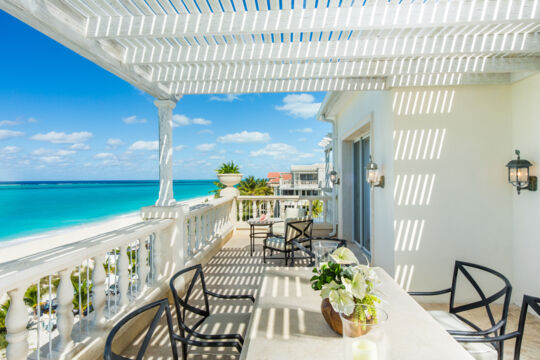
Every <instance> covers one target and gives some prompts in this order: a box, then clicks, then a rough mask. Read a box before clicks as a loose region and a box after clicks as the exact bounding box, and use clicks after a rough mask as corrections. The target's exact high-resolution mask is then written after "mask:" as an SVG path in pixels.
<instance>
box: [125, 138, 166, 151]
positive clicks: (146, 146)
mask: <svg viewBox="0 0 540 360" xmlns="http://www.w3.org/2000/svg"><path fill="white" fill-rule="evenodd" d="M158 147H159V144H158V142H157V141H142V140H139V141H135V142H134V143H133V144H131V146H130V147H129V150H157V149H158Z"/></svg>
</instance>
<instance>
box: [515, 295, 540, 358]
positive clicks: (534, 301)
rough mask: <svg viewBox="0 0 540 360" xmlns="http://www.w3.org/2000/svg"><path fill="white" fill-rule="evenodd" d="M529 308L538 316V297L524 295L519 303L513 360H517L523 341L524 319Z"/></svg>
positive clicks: (539, 314) (539, 312) (539, 313)
mask: <svg viewBox="0 0 540 360" xmlns="http://www.w3.org/2000/svg"><path fill="white" fill-rule="evenodd" d="M529 308H531V309H532V310H533V311H534V312H535V313H536V315H538V316H540V298H537V297H534V296H530V295H524V296H523V302H522V303H521V314H520V315H519V324H518V336H517V339H516V347H515V350H514V360H519V356H520V353H521V343H522V341H523V333H524V331H525V320H526V319H527V312H528V310H529Z"/></svg>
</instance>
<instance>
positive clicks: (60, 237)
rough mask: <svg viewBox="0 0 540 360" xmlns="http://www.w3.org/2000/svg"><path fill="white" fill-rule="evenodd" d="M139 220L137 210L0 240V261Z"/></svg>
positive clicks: (201, 199) (195, 200)
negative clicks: (85, 222) (99, 219)
mask: <svg viewBox="0 0 540 360" xmlns="http://www.w3.org/2000/svg"><path fill="white" fill-rule="evenodd" d="M208 198H211V197H208V196H203V197H198V198H193V199H190V200H185V201H181V202H179V203H182V204H189V205H194V204H197V203H201V202H204V201H205V200H206V199H208ZM139 221H141V217H140V214H139V211H134V212H131V213H127V214H123V215H118V216H113V217H111V218H108V219H105V220H101V221H93V222H89V223H87V224H82V225H75V226H69V227H65V228H61V229H57V230H52V231H47V232H43V233H40V234H36V235H31V236H25V237H21V238H18V239H14V240H10V241H5V242H0V263H4V262H8V261H11V260H14V259H17V258H21V257H23V256H28V255H32V254H35V253H39V252H40V251H45V250H48V249H52V248H55V247H57V246H61V245H65V244H69V243H72V242H77V241H80V240H84V239H87V238H89V237H92V236H96V235H98V234H102V233H106V232H109V231H112V230H116V229H120V228H123V227H125V226H129V225H132V224H135V223H137V222H139Z"/></svg>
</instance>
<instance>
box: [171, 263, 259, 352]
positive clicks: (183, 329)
mask: <svg viewBox="0 0 540 360" xmlns="http://www.w3.org/2000/svg"><path fill="white" fill-rule="evenodd" d="M191 271H194V272H195V274H194V275H193V277H192V279H191V281H190V283H189V286H188V288H187V290H186V294H185V297H184V299H182V298H181V297H180V295H178V291H177V290H176V287H175V282H176V279H178V278H179V277H180V276H182V275H184V274H187V273H189V272H191ZM197 280H200V283H201V287H202V289H201V290H202V295H203V300H204V308H203V309H200V308H198V307H196V306H194V305H192V304H190V300H191V299H190V298H191V296H192V294H193V292H194V288H195V284H196V283H197ZM169 286H170V288H171V291H172V294H173V298H174V306H175V308H176V315H177V318H178V327H179V329H180V336H178V337H177V338H178V340H179V341H181V342H182V359H187V354H188V346H190V345H191V346H196V347H225V348H226V347H229V348H235V349H236V350H238V352H239V353H240V352H241V351H242V345H243V344H244V338H243V337H242V335H240V334H206V333H201V332H199V331H197V330H198V328H199V327H200V326H201V325H202V324H203V323H204V322H205V321H206V320H208V319H209V318H210V317H211V316H212V315H211V314H210V305H209V302H208V296H212V297H215V298H219V299H247V300H251V301H252V302H255V298H254V297H253V296H252V295H222V294H217V293H215V292H213V291H210V290H208V289H207V288H206V282H205V280H204V274H203V270H202V266H201V265H200V264H198V265H194V266H190V267H188V268H185V269H182V270H180V271H179V272H177V273H176V274H175V275H174V276H173V277H172V278H171V280H170V282H169ZM187 311H189V312H190V313H192V314H194V315H197V316H200V317H201V318H200V319H199V320H198V321H196V322H195V324H194V325H192V326H189V325H188V324H187V323H186V313H187Z"/></svg>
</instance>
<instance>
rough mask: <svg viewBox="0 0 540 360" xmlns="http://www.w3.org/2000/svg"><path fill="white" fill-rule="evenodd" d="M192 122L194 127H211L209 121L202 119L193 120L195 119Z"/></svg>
mask: <svg viewBox="0 0 540 360" xmlns="http://www.w3.org/2000/svg"><path fill="white" fill-rule="evenodd" d="M192 122H193V123H194V124H195V125H204V126H208V125H212V122H211V121H210V120H206V119H203V118H195V119H193V121H192Z"/></svg>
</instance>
